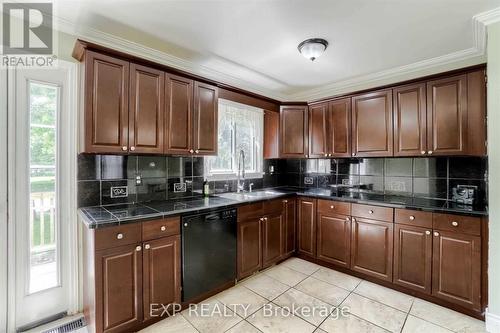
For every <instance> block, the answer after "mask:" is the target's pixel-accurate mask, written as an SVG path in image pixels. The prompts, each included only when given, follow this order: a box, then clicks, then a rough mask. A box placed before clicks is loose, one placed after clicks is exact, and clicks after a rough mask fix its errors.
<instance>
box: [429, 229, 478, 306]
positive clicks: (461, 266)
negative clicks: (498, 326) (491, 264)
mask: <svg viewBox="0 0 500 333" xmlns="http://www.w3.org/2000/svg"><path fill="white" fill-rule="evenodd" d="M433 243H434V244H433V253H432V255H433V259H432V264H433V267H432V295H433V296H436V297H439V298H441V299H444V300H446V301H448V302H452V303H455V304H458V305H461V306H463V307H466V308H469V309H473V310H476V311H480V310H481V296H480V295H481V238H480V237H479V236H470V235H466V234H460V233H455V232H447V231H434V242H433Z"/></svg>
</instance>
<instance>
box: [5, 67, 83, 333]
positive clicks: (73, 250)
mask: <svg viewBox="0 0 500 333" xmlns="http://www.w3.org/2000/svg"><path fill="white" fill-rule="evenodd" d="M58 67H59V68H64V69H66V70H67V73H68V81H67V82H68V85H67V87H65V88H67V89H66V91H65V94H66V95H67V96H64V98H65V99H66V100H67V101H69V103H68V104H67V105H68V110H64V112H67V116H68V117H67V118H66V121H65V122H64V124H63V126H61V128H60V130H61V131H64V133H63V134H62V136H63V137H64V138H65V140H66V138H67V140H68V141H67V142H65V143H64V144H65V145H67V146H66V152H67V153H68V156H70V157H71V158H70V159H69V161H67V162H66V163H65V168H67V170H63V172H64V173H65V177H66V179H70V180H71V181H70V182H69V183H68V184H62V185H63V187H61V192H60V194H59V195H60V196H63V197H64V198H66V200H69V201H68V202H69V205H68V206H67V207H66V209H67V211H66V214H65V216H66V217H67V218H68V220H67V221H63V222H64V223H65V224H66V226H67V229H66V232H65V234H63V235H61V237H62V238H65V239H66V240H67V241H68V243H69V244H70V246H68V247H67V249H65V251H67V253H66V255H67V256H68V257H69V260H67V261H66V262H67V265H68V266H66V268H65V270H66V271H67V272H68V273H67V281H66V282H67V283H68V285H67V293H68V296H67V297H68V305H69V307H68V309H67V311H68V314H74V313H77V312H78V311H80V310H81V309H80V302H79V298H80V290H81V288H80V281H79V262H80V260H79V255H78V253H79V249H78V247H79V242H78V241H77V239H78V228H77V226H78V222H77V210H76V160H77V119H78V103H77V88H78V77H77V76H78V71H77V64H76V63H72V62H67V61H63V60H59V63H58ZM47 73H48V74H49V73H50V69H47ZM15 74H16V71H15V70H14V69H12V70H9V72H8V78H7V79H8V84H7V87H8V89H7V94H8V99H7V100H8V107H7V110H8V112H7V115H8V117H7V118H8V146H7V155H6V156H8V158H7V163H8V166H7V170H8V178H7V179H8V181H7V187H8V190H7V193H8V195H9V197H10V198H14V197H15V196H16V194H17V191H16V171H17V170H16V166H15V162H16V117H15V115H16V91H15V88H16V75H15ZM48 81H50V80H48ZM0 151H1V150H0ZM0 167H1V166H0ZM0 171H1V169H0ZM0 176H1V174H0ZM15 213H16V203H15V200H9V201H8V225H9V228H8V230H7V235H8V236H7V237H8V239H7V246H8V250H7V253H8V268H7V273H8V278H7V279H8V282H7V286H8V291H9V292H8V302H7V332H15V330H16V317H17V316H16V293H15V291H16V290H17V288H16V287H17V286H16V282H17V281H16V258H19V257H18V254H17V253H16V244H15V240H16V228H15V227H16V226H15V222H14V221H16V214H15ZM61 222H62V221H61ZM0 227H1V226H0ZM0 268H1V267H0ZM40 319H42V318H40ZM0 331H1V330H0Z"/></svg>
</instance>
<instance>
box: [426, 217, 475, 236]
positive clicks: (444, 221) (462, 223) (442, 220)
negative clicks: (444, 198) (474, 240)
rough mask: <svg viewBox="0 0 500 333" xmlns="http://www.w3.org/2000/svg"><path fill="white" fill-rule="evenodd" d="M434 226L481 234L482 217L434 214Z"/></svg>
mask: <svg viewBox="0 0 500 333" xmlns="http://www.w3.org/2000/svg"><path fill="white" fill-rule="evenodd" d="M432 227H433V228H434V229H437V230H445V231H455V232H459V233H463V234H470V235H476V236H480V235H481V219H480V218H479V217H472V216H462V215H452V214H434V216H433V218H432Z"/></svg>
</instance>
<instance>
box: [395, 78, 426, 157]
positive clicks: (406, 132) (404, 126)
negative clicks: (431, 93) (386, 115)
mask: <svg viewBox="0 0 500 333" xmlns="http://www.w3.org/2000/svg"><path fill="white" fill-rule="evenodd" d="M393 95H394V155H395V156H418V155H424V154H426V152H427V123H426V122H427V115H426V101H425V83H417V84H412V85H407V86H403V87H397V88H395V89H394V90H393Z"/></svg>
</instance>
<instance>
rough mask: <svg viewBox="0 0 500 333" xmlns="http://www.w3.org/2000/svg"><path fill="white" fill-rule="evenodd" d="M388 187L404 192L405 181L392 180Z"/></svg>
mask: <svg viewBox="0 0 500 333" xmlns="http://www.w3.org/2000/svg"><path fill="white" fill-rule="evenodd" d="M390 188H391V191H397V192H405V191H406V186H405V182H400V181H392V182H391V185H390Z"/></svg>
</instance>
